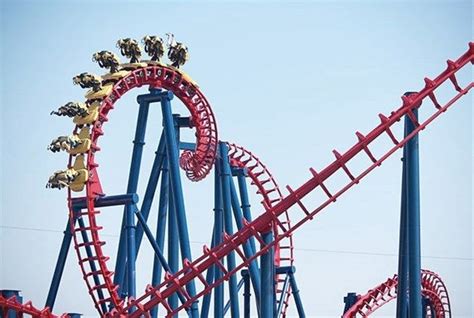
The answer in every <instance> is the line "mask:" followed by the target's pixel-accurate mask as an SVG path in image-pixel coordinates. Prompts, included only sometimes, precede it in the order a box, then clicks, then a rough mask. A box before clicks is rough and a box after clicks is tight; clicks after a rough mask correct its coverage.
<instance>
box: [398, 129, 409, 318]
mask: <svg viewBox="0 0 474 318" xmlns="http://www.w3.org/2000/svg"><path fill="white" fill-rule="evenodd" d="M406 136H407V125H406V121H405V137H406ZM402 161H403V165H402V166H403V167H402V199H401V208H400V238H399V248H398V285H397V318H407V317H408V231H407V198H406V189H407V185H406V182H407V176H406V147H404V148H403V158H402Z"/></svg>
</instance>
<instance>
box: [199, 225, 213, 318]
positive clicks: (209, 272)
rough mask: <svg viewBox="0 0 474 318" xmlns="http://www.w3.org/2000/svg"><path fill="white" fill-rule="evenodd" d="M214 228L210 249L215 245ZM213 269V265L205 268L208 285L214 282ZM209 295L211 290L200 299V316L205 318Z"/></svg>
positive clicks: (209, 303)
mask: <svg viewBox="0 0 474 318" xmlns="http://www.w3.org/2000/svg"><path fill="white" fill-rule="evenodd" d="M215 232H216V230H215V227H213V228H212V236H211V249H212V248H214V246H216V242H215V237H216V234H215ZM214 271H215V266H214V265H212V266H211V267H209V268H208V269H207V272H206V283H207V284H208V285H211V284H212V283H213V282H214ZM211 296H212V291H211V292H210V293H207V294H206V295H204V297H203V299H202V305H201V318H207V317H208V316H209V307H210V305H211Z"/></svg>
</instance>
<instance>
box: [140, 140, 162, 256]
mask: <svg viewBox="0 0 474 318" xmlns="http://www.w3.org/2000/svg"><path fill="white" fill-rule="evenodd" d="M164 157H165V140H164V136H163V135H162V136H161V138H160V142H159V144H158V149H157V150H156V152H155V159H154V160H153V166H152V167H151V173H150V177H149V179H148V184H147V187H146V190H145V196H144V197H143V201H142V206H141V209H140V212H141V214H142V215H143V217H144V218H145V220H148V216H149V215H150V209H151V205H152V204H153V199H154V197H155V193H156V188H157V186H158V181H159V179H160V173H161V171H162V165H163V160H164ZM142 238H143V228H141V227H139V228H137V233H136V242H135V245H136V248H137V253H138V250H139V249H140V244H141V242H142Z"/></svg>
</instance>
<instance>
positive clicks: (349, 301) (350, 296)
mask: <svg viewBox="0 0 474 318" xmlns="http://www.w3.org/2000/svg"><path fill="white" fill-rule="evenodd" d="M356 302H357V294H356V293H347V296H346V297H344V312H343V314H345V313H346V312H347V311H348V310H349V309H350V308H351V307H352V306H354V304H355V303H356ZM397 317H398V316H397Z"/></svg>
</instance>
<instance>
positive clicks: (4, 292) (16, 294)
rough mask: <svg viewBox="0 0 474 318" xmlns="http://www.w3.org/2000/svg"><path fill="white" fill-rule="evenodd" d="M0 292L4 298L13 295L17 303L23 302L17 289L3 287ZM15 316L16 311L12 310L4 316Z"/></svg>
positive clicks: (7, 317) (9, 317) (10, 317)
mask: <svg viewBox="0 0 474 318" xmlns="http://www.w3.org/2000/svg"><path fill="white" fill-rule="evenodd" d="M0 294H2V296H3V297H4V298H6V299H8V298H11V297H15V298H16V300H17V301H18V303H20V304H22V303H23V297H21V295H20V291H19V290H12V289H3V290H0ZM0 314H2V315H3V313H2V312H0ZM16 317H17V315H16V312H15V311H14V310H9V311H8V312H7V316H6V317H5V318H16Z"/></svg>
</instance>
